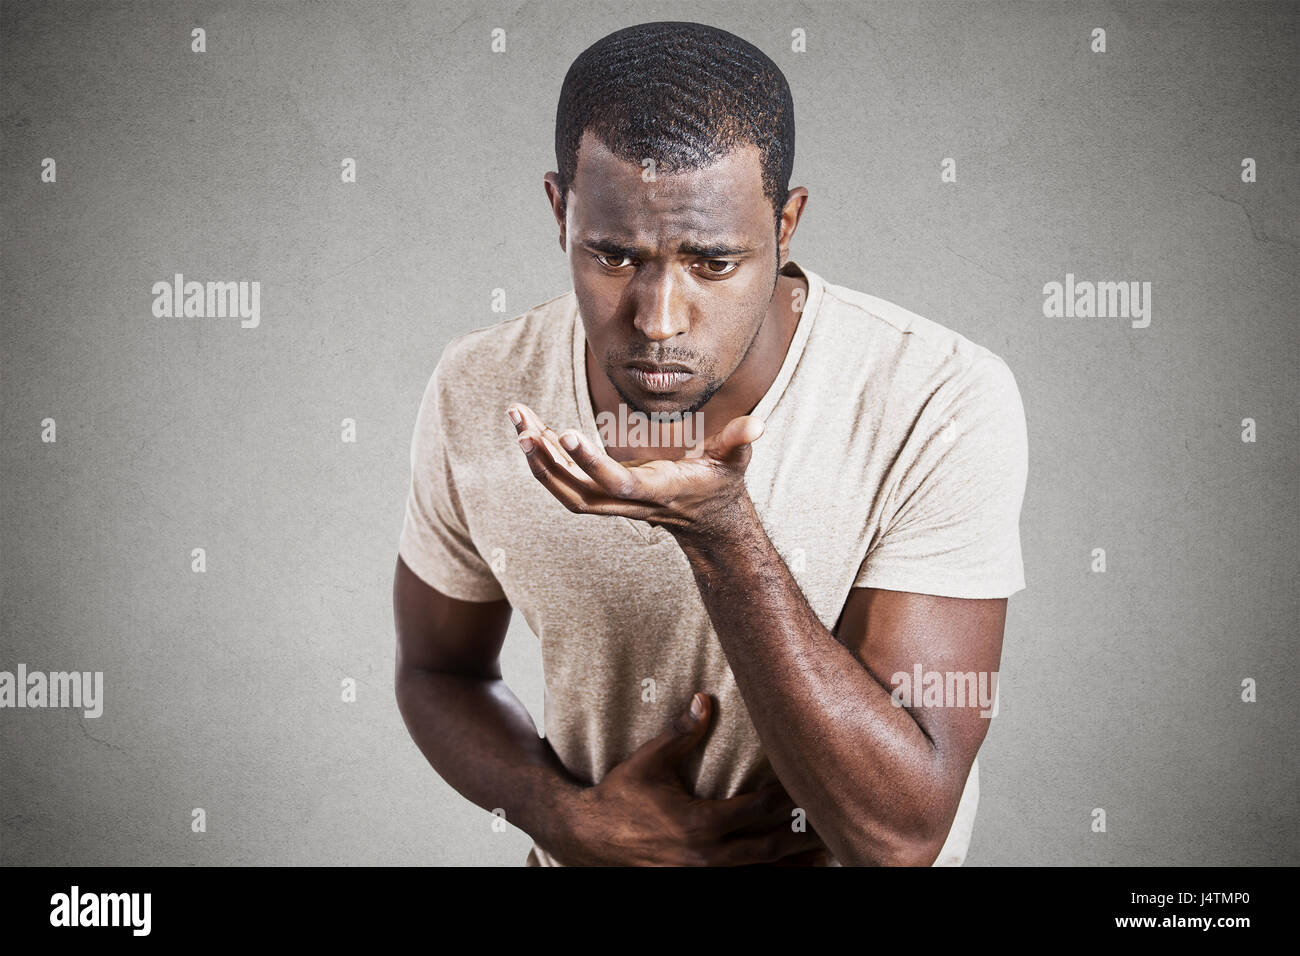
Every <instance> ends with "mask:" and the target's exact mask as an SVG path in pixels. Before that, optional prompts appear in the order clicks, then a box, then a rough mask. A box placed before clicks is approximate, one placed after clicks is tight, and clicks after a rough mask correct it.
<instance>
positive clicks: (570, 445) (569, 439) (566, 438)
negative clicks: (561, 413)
mask: <svg viewBox="0 0 1300 956" xmlns="http://www.w3.org/2000/svg"><path fill="white" fill-rule="evenodd" d="M560 444H561V445H563V446H564V448H565V450H566V451H573V449H575V448H577V447H578V436H577V435H575V434H573V432H565V433H564V434H563V435H561V436H560Z"/></svg>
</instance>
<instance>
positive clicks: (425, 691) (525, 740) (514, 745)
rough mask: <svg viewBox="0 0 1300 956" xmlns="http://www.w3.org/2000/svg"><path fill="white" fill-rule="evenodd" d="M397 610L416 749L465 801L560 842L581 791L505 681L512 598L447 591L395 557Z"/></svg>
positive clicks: (401, 686) (405, 715)
mask: <svg viewBox="0 0 1300 956" xmlns="http://www.w3.org/2000/svg"><path fill="white" fill-rule="evenodd" d="M393 613H394V616H395V618H396V627H397V668H396V674H395V683H396V690H397V706H398V709H399V710H400V711H401V714H402V719H403V720H404V721H405V722H406V727H407V730H409V731H410V734H411V737H412V739H413V740H414V741H415V743H416V745H417V746H418V747H419V748H420V750H421V752H423V754H424V756H425V757H426V758H427V759H428V761H429V763H430V764H431V765H432V766H433V768H434V769H435V770H437V771H438V773H439V774H440V775H441V776H442V778H443V779H444V780H446V781H447V782H448V783H449V784H451V786H452V787H454V788H455V789H456V790H457V791H458V792H460V793H461V794H462V795H463V796H464V797H466V798H467V799H469V800H471V801H473V802H474V803H476V804H477V805H478V806H480V807H483V808H484V809H485V810H488V811H491V810H494V809H496V808H498V807H500V808H501V809H503V810H505V814H506V820H507V821H509V822H510V823H511V824H512V825H514V826H516V827H518V828H520V829H522V830H523V831H524V832H526V833H528V834H529V835H530V836H531V837H533V839H534V840H536V841H537V842H538V843H539V844H540V845H542V846H544V847H545V846H549V845H551V844H552V843H553V842H559V841H560V840H561V839H562V834H563V832H564V827H565V824H566V821H565V815H564V813H563V812H562V808H561V800H562V799H563V797H564V796H565V795H572V794H576V792H577V791H578V790H580V789H581V787H580V785H579V784H578V782H577V781H575V780H573V779H572V777H571V776H570V775H569V774H568V772H567V771H566V770H565V769H564V766H563V765H562V764H561V762H560V759H559V757H557V756H556V754H555V751H554V750H553V749H552V748H551V746H550V744H549V743H547V742H546V741H545V740H543V739H542V738H540V737H539V736H538V735H537V727H536V726H535V725H534V724H533V720H532V718H531V717H530V716H529V714H528V711H527V709H526V708H525V707H524V705H523V704H522V703H520V701H519V699H518V698H517V697H516V696H515V695H514V693H512V692H511V690H510V688H509V687H507V686H506V684H505V681H503V680H502V678H501V668H500V665H499V660H498V655H499V654H500V651H501V646H502V644H503V643H504V641H505V635H506V629H507V627H508V626H509V624H510V605H509V603H508V602H506V601H488V602H482V603H478V602H469V601H459V600H456V599H454V598H450V597H447V596H446V595H444V594H442V593H440V592H439V591H437V590H435V589H434V588H431V587H429V585H427V584H425V583H424V582H423V581H422V580H420V578H419V577H417V576H416V574H415V573H414V572H413V571H411V569H410V568H408V567H407V566H406V563H405V562H404V561H403V560H402V559H401V558H400V557H399V558H398V559H397V569H396V571H395V572H394V578H393Z"/></svg>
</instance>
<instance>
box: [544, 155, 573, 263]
mask: <svg viewBox="0 0 1300 956" xmlns="http://www.w3.org/2000/svg"><path fill="white" fill-rule="evenodd" d="M542 187H543V188H544V189H545V190H546V199H547V201H548V202H549V203H550V205H551V215H553V216H554V217H555V222H556V224H557V225H559V227H560V249H561V250H563V251H565V252H567V251H568V249H567V248H566V247H565V239H566V232H567V226H568V216H567V211H568V209H567V207H568V202H567V201H566V200H567V198H568V197H567V196H565V194H564V190H562V189H561V188H560V177H559V174H558V173H554V172H550V173H547V174H546V175H545V176H543V177H542Z"/></svg>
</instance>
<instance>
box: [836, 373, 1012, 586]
mask: <svg viewBox="0 0 1300 956" xmlns="http://www.w3.org/2000/svg"><path fill="white" fill-rule="evenodd" d="M895 468H896V472H895V473H896V474H898V475H899V479H898V481H897V484H896V485H895V487H894V488H893V491H892V492H891V494H890V499H889V500H890V506H889V507H888V508H887V509H886V513H885V515H884V516H883V517H882V522H881V527H882V529H883V532H882V534H880V535H879V536H878V537H877V538H876V540H875V541H874V543H873V545H872V547H871V549H870V550H869V551H868V552H867V555H866V558H865V559H864V560H863V562H862V565H861V567H860V568H859V571H858V576H857V579H856V580H855V581H854V586H855V587H871V588H884V589H887V590H890V591H914V592H917V593H920V594H935V595H940V596H944V597H959V598H1001V597H1010V596H1011V595H1012V594H1014V593H1015V592H1017V591H1020V590H1023V589H1024V587H1025V576H1024V575H1025V571H1024V562H1023V559H1022V555H1021V550H1020V508H1021V505H1022V503H1023V501H1024V495H1025V482H1026V479H1027V477H1028V470H1029V450H1028V438H1027V434H1026V427H1025V411H1024V406H1023V404H1022V403H1021V398H1020V390H1019V388H1018V387H1017V386H1016V381H1015V377H1014V376H1013V375H1012V373H1011V369H1010V368H1008V367H1007V365H1006V363H1005V362H1004V361H1002V359H1001V358H999V357H998V356H996V355H994V354H992V353H987V354H986V355H984V356H982V357H981V358H979V359H977V360H976V361H975V362H973V363H972V364H971V366H970V368H969V369H968V370H967V371H966V372H965V373H964V374H961V375H958V376H955V377H954V378H953V379H952V380H950V381H949V382H948V383H945V385H944V386H942V387H941V388H940V389H938V390H937V391H936V393H935V395H934V396H933V398H932V399H931V400H930V401H929V402H928V403H927V405H926V407H925V410H924V411H923V412H922V414H921V415H920V417H919V418H918V419H917V423H916V425H915V427H914V428H913V430H912V432H911V434H910V435H909V437H908V439H907V440H906V442H904V445H903V448H902V452H901V454H900V456H899V461H898V462H897V463H896V465H895Z"/></svg>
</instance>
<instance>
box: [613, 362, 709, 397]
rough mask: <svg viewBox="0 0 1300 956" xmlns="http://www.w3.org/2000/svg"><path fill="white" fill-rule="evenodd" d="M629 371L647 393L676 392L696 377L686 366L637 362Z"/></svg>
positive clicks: (629, 367)
mask: <svg viewBox="0 0 1300 956" xmlns="http://www.w3.org/2000/svg"><path fill="white" fill-rule="evenodd" d="M627 370H628V372H629V374H631V376H632V378H633V379H634V380H635V381H636V382H637V384H639V385H640V386H641V387H642V388H644V389H645V390H646V391H647V392H658V393H666V392H675V391H677V390H678V389H679V388H681V387H682V386H683V385H685V384H686V383H687V382H689V381H690V380H691V379H692V378H694V377H695V373H694V372H692V371H691V370H690V369H689V368H687V367H686V366H685V365H655V364H653V363H650V362H636V363H633V364H631V365H629V366H628V367H627Z"/></svg>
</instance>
